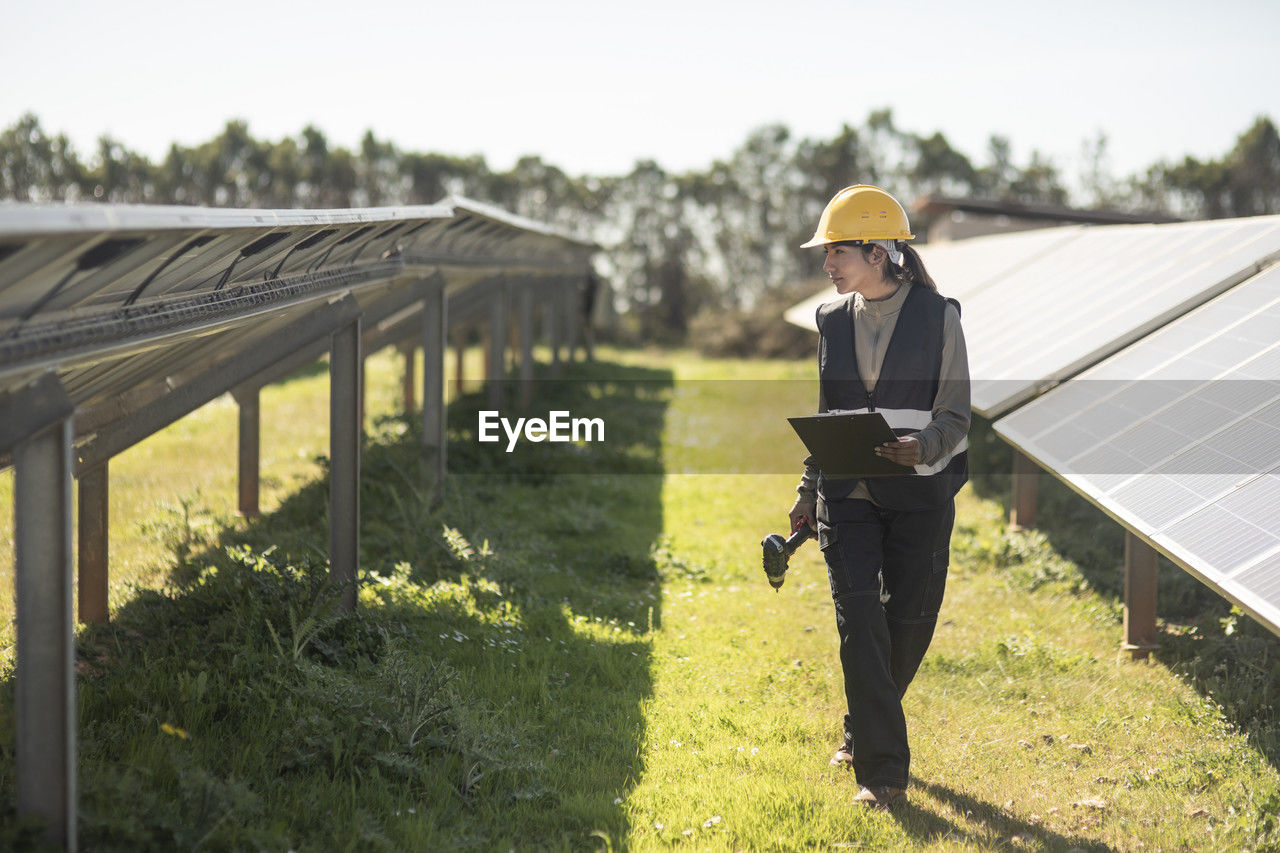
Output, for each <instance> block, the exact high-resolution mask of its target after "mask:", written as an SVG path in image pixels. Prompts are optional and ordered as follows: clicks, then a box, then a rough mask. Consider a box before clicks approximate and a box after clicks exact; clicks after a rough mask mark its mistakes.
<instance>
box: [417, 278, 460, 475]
mask: <svg viewBox="0 0 1280 853" xmlns="http://www.w3.org/2000/svg"><path fill="white" fill-rule="evenodd" d="M422 318H423V321H422V444H423V446H425V447H429V448H432V449H433V450H434V451H435V475H436V483H437V485H438V484H440V483H441V482H443V480H444V474H445V443H446V435H447V433H446V430H445V399H444V356H445V348H446V346H447V345H448V333H449V301H448V299H447V298H446V297H445V288H444V279H443V278H442V277H439V276H437V277H436V279H435V280H434V281H432V282H431V283H430V284H429V285H428V288H427V301H426V310H425V311H423V313H422ZM458 364H459V366H461V364H462V352H461V351H459V352H458ZM458 390H459V392H461V370H460V369H459V385H458Z"/></svg>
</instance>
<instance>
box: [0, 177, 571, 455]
mask: <svg viewBox="0 0 1280 853" xmlns="http://www.w3.org/2000/svg"><path fill="white" fill-rule="evenodd" d="M593 248H594V246H593V244H591V243H589V242H586V241H582V240H577V239H575V238H572V237H570V236H568V235H566V234H562V233H560V232H557V231H554V230H552V229H549V228H547V227H546V226H544V225H542V224H540V223H536V222H532V221H530V220H527V219H524V218H521V217H517V216H513V215H510V214H507V213H505V212H503V211H501V210H498V209H497V208H494V207H491V206H488V205H484V204H481V203H478V202H474V201H470V200H468V199H460V198H452V199H447V200H446V201H444V202H441V203H440V204H435V205H424V206H415V207H402V208H379V209H369V210H335V211H305V210H279V211H272V210H247V211H246V210H221V209H209V208H183V207H157V206H108V205H28V204H12V205H0V393H2V392H4V391H6V390H11V389H16V388H19V387H21V386H23V385H24V384H25V383H27V382H29V381H31V380H32V379H33V378H34V377H36V376H38V375H40V374H41V373H42V372H44V371H46V370H49V369H54V370H56V372H57V374H58V377H59V379H60V380H61V382H62V385H63V386H64V387H65V388H66V390H67V393H68V394H69V396H70V397H71V399H72V401H73V402H74V403H75V405H76V408H77V432H78V434H79V436H80V437H81V438H83V437H84V436H85V435H86V434H87V433H89V432H92V430H94V429H96V428H99V427H101V426H103V425H105V424H106V423H108V422H111V421H113V420H115V421H119V420H122V419H123V418H125V417H127V416H128V414H129V412H130V410H131V407H132V406H134V405H142V404H143V403H145V402H146V401H148V400H151V399H154V398H156V397H157V396H159V395H162V394H163V393H164V392H165V389H167V388H171V387H173V385H174V384H175V382H176V381H178V380H181V379H183V378H191V377H193V376H196V375H199V374H201V373H204V372H207V371H209V370H210V369H211V368H213V367H215V366H217V365H218V364H219V363H220V362H222V361H224V360H226V359H228V358H230V357H231V356H233V355H234V354H235V353H237V352H244V351H246V350H249V349H252V348H255V347H275V346H278V345H280V343H281V342H280V341H278V340H277V337H278V335H279V333H280V330H281V329H283V328H286V327H287V325H288V324H289V323H291V322H293V321H294V320H296V319H297V318H298V317H299V316H301V315H304V314H306V313H307V312H308V311H309V310H311V309H313V308H314V307H316V306H318V305H322V304H324V303H325V302H326V301H328V300H331V299H333V298H336V296H338V295H340V294H343V293H350V294H351V295H352V297H353V298H354V299H355V300H356V301H357V302H358V303H359V306H360V308H361V309H362V311H363V313H364V314H365V316H366V322H368V321H369V320H380V319H384V318H385V317H386V316H387V315H389V313H391V312H393V309H397V308H401V309H402V308H403V307H404V302H405V293H404V291H405V288H406V287H407V286H409V285H410V284H412V282H414V281H418V280H421V279H423V278H425V277H427V276H429V275H432V274H433V273H435V272H437V271H441V270H444V271H447V272H448V275H447V276H446V277H445V278H446V284H447V291H448V298H449V300H450V301H451V302H455V303H457V304H458V306H459V308H460V309H464V310H465V309H468V308H471V307H474V306H475V305H479V304H483V302H484V301H485V299H486V298H487V296H488V295H489V294H488V290H487V289H486V287H485V286H484V285H485V283H486V282H490V283H493V282H495V281H496V279H495V277H494V274H498V273H501V274H506V275H511V276H521V277H522V278H521V282H522V284H524V285H525V286H529V287H535V288H536V287H541V286H542V285H541V283H540V282H545V281H551V280H554V279H555V278H556V277H557V276H564V275H566V274H574V273H579V274H580V273H581V272H583V271H585V269H586V262H587V257H588V255H589V253H590V251H592V249H593ZM480 291H485V292H483V293H481V292H480ZM455 316H456V314H455ZM285 343H287V342H285Z"/></svg>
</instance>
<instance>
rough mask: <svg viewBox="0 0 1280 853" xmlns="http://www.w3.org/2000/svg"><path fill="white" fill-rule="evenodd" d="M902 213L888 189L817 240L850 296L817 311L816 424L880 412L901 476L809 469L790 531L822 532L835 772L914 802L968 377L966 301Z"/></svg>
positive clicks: (874, 795) (852, 191)
mask: <svg viewBox="0 0 1280 853" xmlns="http://www.w3.org/2000/svg"><path fill="white" fill-rule="evenodd" d="M913 237H914V235H913V234H912V233H911V228H910V225H909V223H908V221H907V215H906V212H905V211H903V209H902V206H901V205H900V204H898V202H897V201H895V200H894V198H893V197H892V196H890V195H889V194H888V193H886V192H885V191H884V190H881V189H878V188H877V187H872V186H867V185H864V184H859V185H857V186H853V187H847V188H846V189H843V190H841V191H840V192H839V193H837V194H836V196H835V198H833V199H832V200H831V202H830V203H829V204H828V205H827V207H826V209H825V210H824V211H823V212H822V218H821V219H820V220H819V221H818V228H817V231H816V232H815V233H814V236H813V239H812V240H810V241H809V242H807V243H805V244H804V248H808V247H812V246H822V247H823V248H824V250H825V252H826V262H825V263H824V264H823V270H824V271H825V272H826V273H827V275H828V276H829V277H830V279H831V283H832V284H833V285H835V289H836V292H837V293H838V294H841V295H842V296H843V297H844V298H843V299H837V300H836V301H834V302H829V303H827V304H825V305H823V306H822V307H820V308H819V309H818V315H817V320H818V332H819V335H820V340H819V345H818V375H819V389H820V390H819V399H818V410H819V411H820V412H826V411H834V410H847V411H852V412H865V411H879V412H881V413H882V414H883V415H884V417H885V420H887V421H888V423H889V426H890V427H892V428H893V431H894V434H895V435H897V436H898V439H897V441H896V442H891V443H888V444H884V445H882V446H880V447H879V448H877V449H876V453H877V454H878V455H880V456H882V457H884V458H887V459H890V460H892V461H894V462H897V463H898V464H900V465H902V466H904V467H903V476H900V477H896V476H895V477H870V478H865V479H858V480H835V479H828V478H825V477H823V476H822V474H821V472H819V471H818V470H817V469H816V468H815V467H814V466H813V465H812V461H811V460H810V459H806V460H805V473H804V476H803V478H802V480H801V482H800V486H799V487H798V488H797V490H796V491H797V492H798V493H799V497H798V498H797V499H796V502H795V506H793V507H792V508H791V512H790V520H791V529H793V530H794V529H797V528H798V525H800V524H804V523H809V522H808V521H807V519H816V520H817V529H818V544H819V546H820V547H821V548H822V552H823V555H824V556H825V558H826V562H827V573H828V576H829V578H830V581H831V595H832V597H833V598H834V599H835V611H836V628H837V631H838V633H839V635H840V664H841V667H842V669H843V670H844V686H845V694H846V698H847V700H848V714H847V715H846V716H845V718H844V742H843V743H842V744H841V746H840V747H839V749H837V751H836V754H835V756H834V757H833V758H832V759H831V763H832V764H840V765H845V766H848V767H851V768H852V769H853V771H854V775H855V777H856V779H857V781H858V784H859V785H860V790H859V791H858V794H857V796H855V797H854V800H855V802H857V803H859V804H862V805H866V806H870V807H872V808H888V807H889V806H891V805H893V804H894V803H895V802H897V801H898V800H900V799H902V798H903V796H904V795H905V792H906V787H907V781H908V772H909V764H910V759H911V752H910V749H909V748H908V744H907V724H906V718H905V717H904V716H903V712H902V702H901V700H902V696H903V694H904V693H905V692H906V689H907V685H909V684H910V683H911V679H912V677H913V676H914V675H915V673H916V669H917V668H918V667H919V666H920V661H921V659H922V658H923V657H924V653H925V650H926V649H927V648H928V647H929V642H930V640H931V639H932V638H933V629H934V626H935V624H936V623H937V618H938V609H939V607H940V605H941V604H942V595H943V590H944V588H945V585H946V578H947V564H948V558H949V554H950V550H949V548H950V540H951V527H952V523H953V522H954V520H955V500H954V498H955V493H956V492H957V491H959V489H960V487H961V486H962V485H963V484H964V482H965V480H966V479H967V477H968V467H967V453H966V448H967V447H968V444H967V441H966V434H967V433H968V430H969V371H968V361H967V357H966V353H965V345H964V335H963V333H962V332H961V329H960V312H959V304H958V303H957V302H955V301H954V300H951V299H945V298H943V297H942V296H940V295H939V294H938V292H937V287H936V286H935V285H934V282H933V279H932V278H930V277H929V274H928V272H926V271H925V268H924V264H923V262H922V261H921V260H920V256H919V255H918V254H917V253H916V251H915V250H914V249H912V248H911V247H910V246H908V245H906V243H905V242H904V241H906V240H910V239H913Z"/></svg>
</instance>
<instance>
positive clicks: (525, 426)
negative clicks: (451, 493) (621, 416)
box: [480, 411, 604, 453]
mask: <svg viewBox="0 0 1280 853" xmlns="http://www.w3.org/2000/svg"><path fill="white" fill-rule="evenodd" d="M499 426H501V427H502V431H503V432H505V433H506V434H507V452H508V453H510V452H511V451H513V450H515V449H516V442H517V441H519V440H520V437H521V435H523V436H524V439H525V441H532V442H534V443H535V444H536V443H537V442H540V441H565V442H568V441H604V418H574V417H570V415H569V413H568V412H563V411H552V412H547V419H546V420H543V419H542V418H516V422H515V423H514V424H512V423H511V421H510V420H508V419H507V418H504V417H502V416H501V415H499V414H498V413H497V412H495V411H482V412H480V440H481V441H487V442H488V441H500V440H501V437H500V436H499V435H498V427H499Z"/></svg>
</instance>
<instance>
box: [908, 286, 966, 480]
mask: <svg viewBox="0 0 1280 853" xmlns="http://www.w3.org/2000/svg"><path fill="white" fill-rule="evenodd" d="M942 337H943V341H942V370H941V373H940V376H939V379H938V393H937V394H936V395H935V397H934V399H933V419H932V420H931V421H930V422H929V425H928V426H926V427H925V428H924V429H922V430H920V432H918V433H916V438H917V439H918V440H919V442H920V461H921V462H922V463H923V464H925V465H932V464H934V463H936V462H937V461H938V460H939V459H941V458H942V457H944V456H946V455H947V454H948V453H950V452H951V451H953V450H955V448H956V445H958V444H959V443H960V441H961V439H963V438H964V437H965V436H966V435H967V434H968V433H969V419H970V409H969V353H968V350H967V349H966V348H965V343H964V330H963V329H962V328H961V327H960V312H958V311H957V310H956V307H955V306H954V305H947V308H946V313H945V314H944V315H943V321H942Z"/></svg>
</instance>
